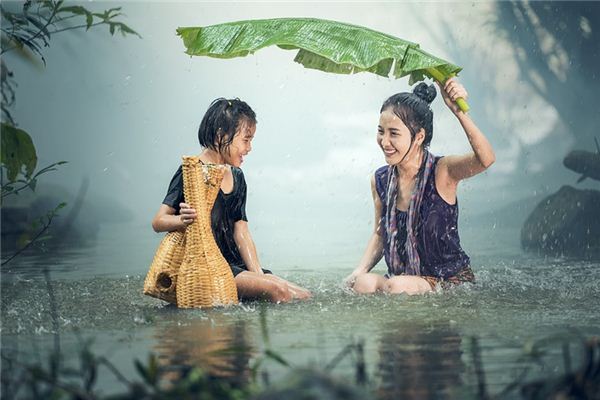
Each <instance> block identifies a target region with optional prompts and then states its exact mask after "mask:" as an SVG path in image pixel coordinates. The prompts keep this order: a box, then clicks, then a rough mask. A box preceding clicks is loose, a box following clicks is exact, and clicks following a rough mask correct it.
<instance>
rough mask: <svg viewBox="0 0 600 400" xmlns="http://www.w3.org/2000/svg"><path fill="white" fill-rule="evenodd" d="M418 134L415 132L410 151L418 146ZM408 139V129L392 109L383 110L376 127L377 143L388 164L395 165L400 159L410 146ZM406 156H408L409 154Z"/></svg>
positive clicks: (409, 137) (409, 136)
mask: <svg viewBox="0 0 600 400" xmlns="http://www.w3.org/2000/svg"><path fill="white" fill-rule="evenodd" d="M418 136H419V135H418V134H417V137H416V138H415V140H414V142H413V144H412V149H411V152H412V151H414V149H415V148H417V147H418V143H417V142H418V139H417V138H418ZM410 139H411V135H410V130H409V129H408V127H407V126H406V125H404V122H402V120H401V119H400V118H399V117H398V116H397V115H396V114H394V111H393V110H392V109H391V108H388V109H385V110H383V112H382V113H381V115H380V116H379V126H378V127H377V144H379V147H380V148H381V150H382V151H383V155H384V156H385V161H386V162H387V163H388V164H389V165H396V164H398V163H400V162H401V161H402V159H403V158H404V156H405V155H406V153H407V152H408V149H409V148H410ZM406 158H410V155H407V156H406Z"/></svg>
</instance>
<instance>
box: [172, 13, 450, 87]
mask: <svg viewBox="0 0 600 400" xmlns="http://www.w3.org/2000/svg"><path fill="white" fill-rule="evenodd" d="M177 34H178V35H179V36H181V38H182V39H183V43H184V46H185V47H186V53H187V54H190V55H194V56H209V57H216V58H233V57H243V56H246V55H248V54H252V53H254V52H256V51H258V50H260V49H262V48H264V47H268V46H273V45H276V46H278V47H279V48H282V49H284V50H294V49H298V53H297V55H296V58H295V61H296V62H298V63H300V64H302V65H304V66H305V67H306V68H312V69H317V70H321V71H325V72H332V73H338V74H352V73H357V72H363V71H366V72H371V73H374V74H377V75H381V76H390V74H391V75H392V76H394V77H396V78H400V77H403V76H406V75H411V78H417V77H420V78H421V79H422V78H423V73H424V71H425V69H426V68H431V67H437V68H438V69H439V70H441V71H444V72H445V73H450V72H451V73H455V74H456V73H458V72H459V71H460V70H461V68H460V67H458V66H456V65H453V64H450V63H449V62H447V61H444V60H442V59H440V58H437V57H434V56H432V55H430V54H428V53H425V52H423V51H421V50H420V49H419V45H418V44H416V43H412V42H409V41H406V40H402V39H399V38H396V37H394V36H391V35H388V34H385V33H381V32H377V31H374V30H371V29H368V28H365V27H361V26H356V25H350V24H345V23H341V22H336V21H327V20H321V19H316V18H276V19H265V20H250V21H236V22H229V23H225V24H219V25H212V26H206V27H181V28H178V29H177Z"/></svg>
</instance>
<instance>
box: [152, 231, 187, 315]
mask: <svg viewBox="0 0 600 400" xmlns="http://www.w3.org/2000/svg"><path fill="white" fill-rule="evenodd" d="M184 252H185V233H184V232H169V233H167V234H166V235H165V237H164V239H163V240H162V241H161V242H160V244H159V245H158V249H157V250H156V254H155V255H154V259H153V260H152V264H150V271H148V274H147V275H146V279H145V280H144V294H146V295H148V296H152V297H156V298H159V299H161V300H165V301H168V302H169V303H173V304H177V296H176V295H175V287H176V284H177V273H178V272H179V267H180V266H181V262H182V261H183V253H184Z"/></svg>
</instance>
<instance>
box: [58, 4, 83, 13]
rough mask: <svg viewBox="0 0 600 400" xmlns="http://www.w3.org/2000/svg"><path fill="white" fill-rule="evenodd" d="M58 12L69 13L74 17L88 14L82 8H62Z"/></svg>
mask: <svg viewBox="0 0 600 400" xmlns="http://www.w3.org/2000/svg"><path fill="white" fill-rule="evenodd" d="M58 12H67V13H71V14H75V15H86V14H88V13H89V11H88V10H86V9H85V7H82V6H68V7H62V8H60V9H59V10H58Z"/></svg>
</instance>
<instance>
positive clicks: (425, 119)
mask: <svg viewBox="0 0 600 400" xmlns="http://www.w3.org/2000/svg"><path fill="white" fill-rule="evenodd" d="M438 85H439V87H440V90H441V93H442V97H443V98H444V102H445V103H446V105H447V106H448V108H449V109H450V111H451V112H452V113H453V114H454V115H455V116H456V118H457V119H458V121H459V122H460V124H461V125H462V127H463V129H464V131H465V134H466V136H467V139H468V140H469V143H470V144H471V147H472V149H473V151H472V152H471V153H468V154H464V155H452V156H446V157H435V156H433V155H432V154H431V153H430V152H429V150H428V148H429V144H430V143H431V139H432V138H433V112H432V111H431V108H430V107H429V104H431V102H432V101H433V99H434V98H435V97H436V94H437V92H436V89H435V87H434V86H433V85H430V86H428V85H427V84H425V83H420V84H419V85H417V86H416V87H415V89H414V91H413V93H398V94H395V95H393V96H392V97H390V98H389V99H387V100H386V101H385V102H384V103H383V106H382V107H381V111H380V118H379V127H378V132H377V143H378V144H379V147H380V148H381V150H382V151H383V154H384V156H385V161H386V163H387V165H386V166H384V167H381V168H379V169H378V170H377V171H375V174H374V175H373V177H372V179H371V190H372V194H373V202H374V205H375V228H374V232H373V234H372V235H371V239H370V240H369V242H368V245H367V249H366V251H365V253H364V255H363V257H362V259H361V260H360V263H359V265H358V267H357V268H356V269H355V270H354V271H353V272H352V274H350V276H348V277H347V278H346V280H345V282H346V284H347V285H349V286H350V287H352V289H353V290H354V291H355V292H357V293H373V292H376V291H383V292H387V293H407V294H411V295H412V294H422V293H427V292H430V291H432V290H435V289H436V288H438V287H442V288H446V287H449V286H452V285H454V284H459V283H462V282H473V281H474V276H473V272H472V270H471V267H470V259H469V257H468V256H467V255H466V254H465V252H464V251H463V250H462V248H461V246H460V239H459V235H458V202H457V198H456V190H457V187H458V183H459V182H460V181H462V180H463V179H466V178H469V177H471V176H474V175H477V174H479V173H481V172H483V171H485V170H486V169H487V168H488V167H489V166H490V165H492V163H494V161H495V155H494V151H493V149H492V146H491V145H490V143H489V142H488V140H487V139H486V138H485V136H484V135H483V133H482V132H481V131H480V130H479V128H478V127H477V125H475V123H474V122H473V120H472V119H471V118H470V117H469V116H468V115H467V114H465V113H463V112H462V111H461V110H460V109H459V108H458V106H457V105H456V103H455V101H456V99H457V98H460V97H462V98H464V99H466V98H467V92H466V90H465V88H464V87H463V86H462V85H461V84H459V83H458V82H457V81H456V79H454V78H452V79H449V80H448V81H447V82H446V83H445V85H444V86H443V87H442V86H441V85H440V84H439V83H438ZM382 256H385V261H386V264H387V267H388V272H387V274H385V275H379V274H375V273H371V272H370V271H371V269H372V268H373V267H374V266H375V264H377V262H379V260H380V259H381V257H382Z"/></svg>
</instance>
